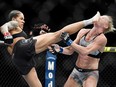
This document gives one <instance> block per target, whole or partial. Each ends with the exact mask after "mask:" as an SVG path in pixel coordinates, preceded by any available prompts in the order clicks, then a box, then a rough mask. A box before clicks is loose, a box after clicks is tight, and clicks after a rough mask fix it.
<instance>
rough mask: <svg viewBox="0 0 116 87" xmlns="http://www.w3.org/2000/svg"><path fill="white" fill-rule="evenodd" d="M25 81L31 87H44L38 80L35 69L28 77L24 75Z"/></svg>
mask: <svg viewBox="0 0 116 87" xmlns="http://www.w3.org/2000/svg"><path fill="white" fill-rule="evenodd" d="M23 77H24V79H25V80H26V82H27V83H28V85H29V86H30V87H42V84H41V82H40V80H39V79H38V76H37V73H36V70H35V68H34V67H33V68H32V69H31V71H30V72H29V73H28V74H27V75H23Z"/></svg>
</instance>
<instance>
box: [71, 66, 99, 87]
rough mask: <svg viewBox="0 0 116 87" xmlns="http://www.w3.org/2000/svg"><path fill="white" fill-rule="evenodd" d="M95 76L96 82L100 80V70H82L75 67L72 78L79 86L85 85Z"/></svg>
mask: <svg viewBox="0 0 116 87" xmlns="http://www.w3.org/2000/svg"><path fill="white" fill-rule="evenodd" d="M89 76H94V77H95V78H96V80H97V81H98V79H99V72H98V69H82V68H79V67H77V66H75V67H74V69H73V71H72V73H71V74H70V77H72V78H73V79H74V80H75V81H76V82H77V83H78V84H80V85H83V82H84V81H85V80H86V79H87V78H88V77H89Z"/></svg>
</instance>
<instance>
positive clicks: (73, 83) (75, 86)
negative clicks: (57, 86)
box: [64, 76, 81, 87]
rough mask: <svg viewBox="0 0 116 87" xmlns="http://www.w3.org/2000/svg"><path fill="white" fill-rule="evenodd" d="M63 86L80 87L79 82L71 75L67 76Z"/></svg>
mask: <svg viewBox="0 0 116 87" xmlns="http://www.w3.org/2000/svg"><path fill="white" fill-rule="evenodd" d="M64 87H81V86H80V84H78V83H77V81H75V80H74V79H73V78H72V77H70V76H69V78H68V80H67V81H66V83H65V85H64Z"/></svg>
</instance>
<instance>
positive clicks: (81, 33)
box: [78, 28, 90, 36]
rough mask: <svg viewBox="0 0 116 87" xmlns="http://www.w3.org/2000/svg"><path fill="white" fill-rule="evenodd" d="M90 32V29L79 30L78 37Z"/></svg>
mask: <svg viewBox="0 0 116 87" xmlns="http://www.w3.org/2000/svg"><path fill="white" fill-rule="evenodd" d="M89 31H90V29H84V28H83V29H81V30H80V31H79V32H78V35H79V36H83V35H85V34H86V33H87V32H89Z"/></svg>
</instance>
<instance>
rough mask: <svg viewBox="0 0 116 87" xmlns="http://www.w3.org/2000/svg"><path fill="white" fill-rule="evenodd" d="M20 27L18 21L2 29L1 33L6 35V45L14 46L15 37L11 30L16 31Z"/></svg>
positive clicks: (11, 22) (9, 23) (0, 28)
mask: <svg viewBox="0 0 116 87" xmlns="http://www.w3.org/2000/svg"><path fill="white" fill-rule="evenodd" d="M17 27H18V22H17V21H9V22H7V23H5V24H4V25H2V26H1V27H0V31H1V33H2V34H3V35H4V39H5V43H7V44H12V43H13V37H12V35H11V34H10V32H9V31H10V30H12V29H16V28H17Z"/></svg>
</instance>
